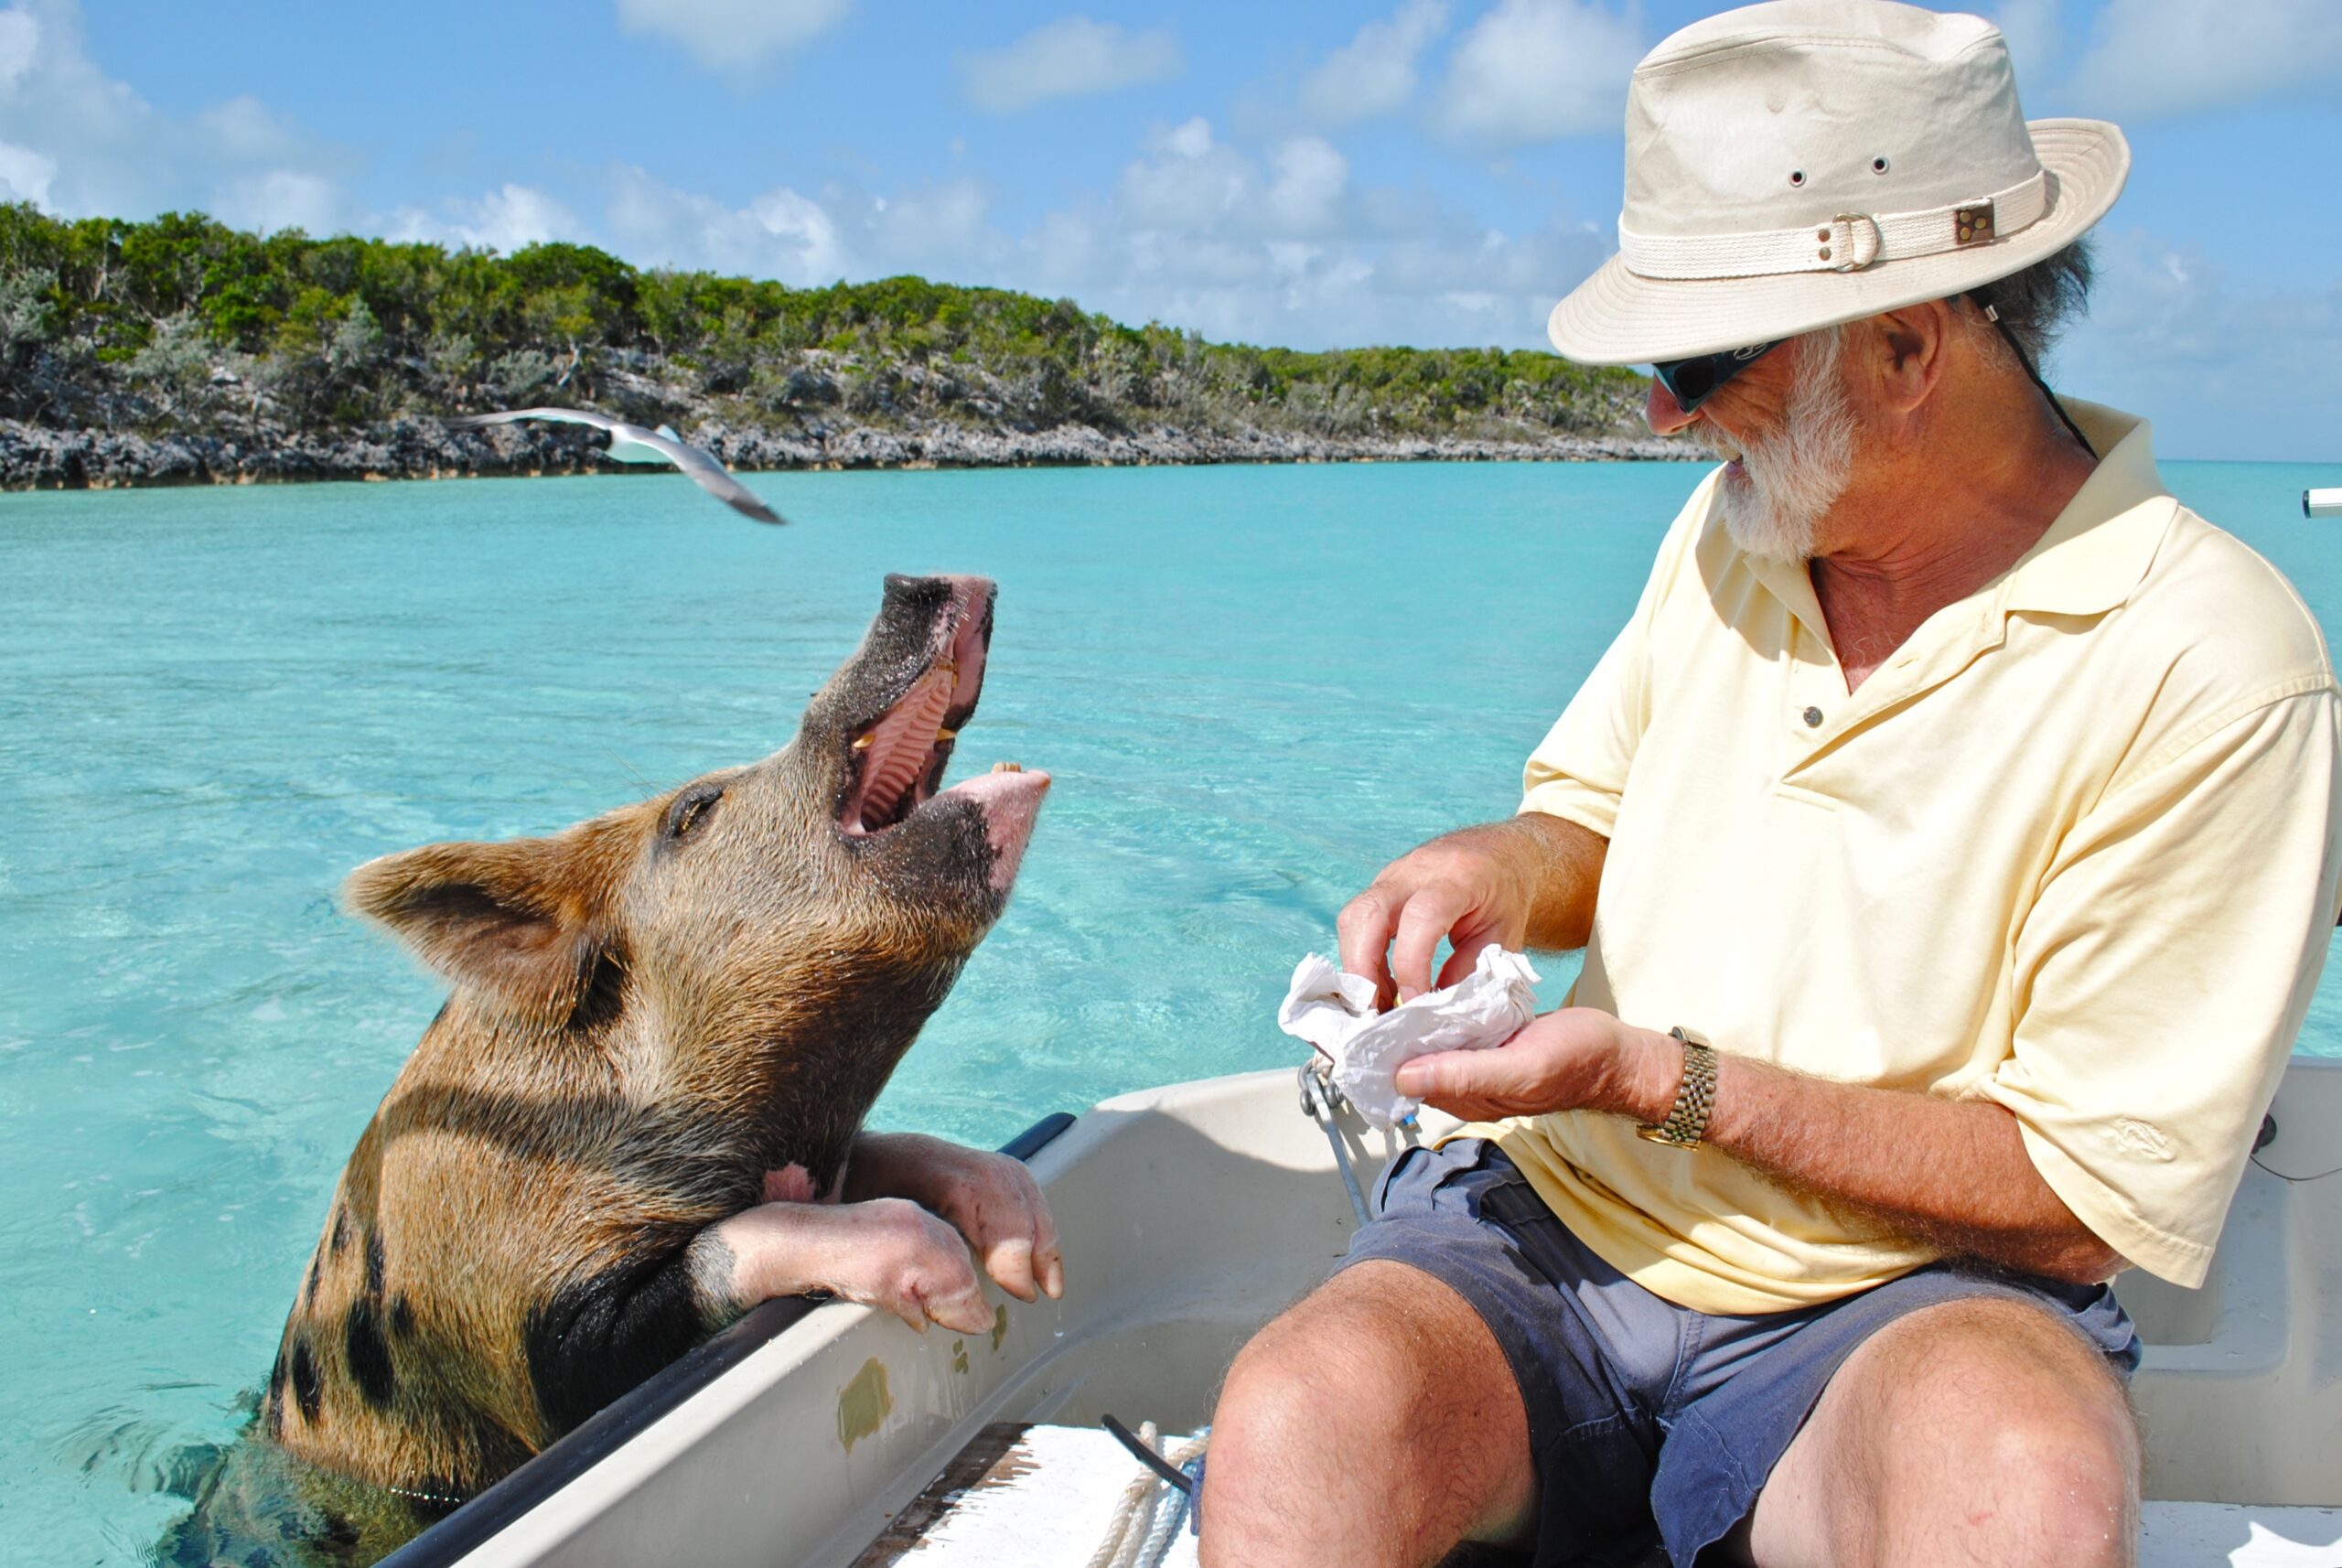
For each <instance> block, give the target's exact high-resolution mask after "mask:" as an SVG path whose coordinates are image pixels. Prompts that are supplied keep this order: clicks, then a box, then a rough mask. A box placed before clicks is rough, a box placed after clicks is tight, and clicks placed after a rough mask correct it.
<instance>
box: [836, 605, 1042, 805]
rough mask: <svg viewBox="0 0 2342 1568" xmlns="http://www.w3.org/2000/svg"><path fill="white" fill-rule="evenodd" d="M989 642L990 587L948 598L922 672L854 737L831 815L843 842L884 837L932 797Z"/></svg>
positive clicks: (969, 706) (980, 679) (978, 689)
mask: <svg viewBox="0 0 2342 1568" xmlns="http://www.w3.org/2000/svg"><path fill="white" fill-rule="evenodd" d="M991 639H992V594H991V591H990V585H984V586H983V588H982V589H980V590H979V589H975V588H973V587H971V588H969V589H966V590H963V591H962V592H959V593H955V594H954V595H953V596H952V598H951V605H950V607H948V608H947V609H946V610H945V611H944V613H943V615H942V616H941V617H940V618H939V620H938V623H937V627H936V638H935V645H934V650H933V652H932V653H931V655H930V656H929V661H928V665H927V668H926V669H925V670H924V671H921V672H920V673H919V677H918V678H917V679H916V680H914V681H913V682H911V683H910V688H909V689H908V691H906V692H905V693H903V694H902V695H901V696H899V697H897V698H896V699H895V701H894V703H892V704H891V705H889V706H888V707H887V708H886V711H885V712H884V713H882V714H879V715H878V716H877V718H876V719H875V720H873V721H872V722H871V723H869V724H868V725H865V726H864V727H863V728H862V729H861V730H859V731H858V732H857V733H856V734H855V736H854V772H853V774H852V776H851V779H850V781H849V783H848V785H847V787H846V795H845V804H844V805H843V808H842V809H841V810H840V812H839V815H838V826H839V827H840V828H841V829H843V831H844V832H846V833H847V834H848V835H849V836H854V837H861V836H865V835H867V834H871V833H880V832H886V830H887V829H888V828H891V827H894V826H896V825H897V824H898V823H901V822H906V821H908V819H909V817H910V815H911V813H912V812H914V811H918V810H919V808H920V807H921V806H923V805H925V804H926V803H927V802H928V801H929V800H931V799H933V798H934V797H935V795H936V794H937V793H938V789H939V787H940V785H941V784H942V782H943V770H944V768H946V767H947V766H948V765H949V764H950V763H951V749H952V744H953V742H954V741H955V740H956V739H957V738H958V736H959V732H960V726H961V725H963V724H965V723H967V721H968V718H969V716H970V715H971V714H973V713H974V712H975V711H976V698H977V697H978V696H979V695H980V694H981V693H983V683H984V652H985V650H986V648H987V646H988V645H989V643H990V641H991ZM1004 766H1006V765H1004ZM960 788H965V786H960ZM943 792H945V793H949V792H950V791H943Z"/></svg>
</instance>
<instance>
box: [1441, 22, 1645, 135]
mask: <svg viewBox="0 0 2342 1568" xmlns="http://www.w3.org/2000/svg"><path fill="white" fill-rule="evenodd" d="M1644 49H1645V46H1644V43H1643V40H1642V32H1641V29H1640V27H1638V26H1637V24H1636V23H1635V22H1634V20H1633V19H1632V18H1631V16H1613V15H1611V14H1610V13H1609V12H1607V11H1606V10H1604V9H1603V8H1602V7H1601V6H1600V5H1597V4H1595V3H1593V0H1500V3H1499V5H1498V6H1497V7H1496V9H1495V10H1493V11H1490V12H1489V13H1488V15H1487V16H1482V17H1481V18H1480V19H1479V20H1478V21H1477V22H1475V23H1473V24H1472V26H1471V27H1470V29H1469V30H1467V31H1466V33H1465V34H1464V36H1463V37H1462V38H1458V39H1457V40H1456V50H1455V53H1454V55H1453V57H1452V58H1451V59H1450V60H1449V63H1448V72H1447V80H1446V81H1445V83H1444V84H1443V85H1442V88H1441V91H1440V103H1439V110H1438V118H1439V121H1440V123H1441V124H1443V125H1445V127H1446V128H1447V129H1448V130H1449V131H1450V132H1451V133H1453V134H1456V135H1458V136H1460V137H1463V138H1465V139H1466V140H1468V141H1472V142H1476V143H1479V144H1481V145H1487V146H1491V147H1496V148H1509V147H1519V146H1526V145H1529V144H1531V143H1533V142H1546V141H1552V140H1553V139H1555V138H1556V137H1561V136H1572V135H1589V134H1591V135H1615V134H1617V131H1618V128H1619V126H1620V124H1622V123H1623V122H1624V119H1625V116H1626V102H1627V78H1628V75H1629V74H1631V73H1632V71H1633V70H1634V69H1635V65H1636V63H1637V62H1638V60H1640V59H1642V57H1643V53H1644Z"/></svg>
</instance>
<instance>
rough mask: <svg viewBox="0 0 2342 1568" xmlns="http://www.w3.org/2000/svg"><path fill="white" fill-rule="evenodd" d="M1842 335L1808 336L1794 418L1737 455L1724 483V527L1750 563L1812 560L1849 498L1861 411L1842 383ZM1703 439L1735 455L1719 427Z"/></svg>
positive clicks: (1827, 331)
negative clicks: (1828, 521)
mask: <svg viewBox="0 0 2342 1568" xmlns="http://www.w3.org/2000/svg"><path fill="white" fill-rule="evenodd" d="M1841 343H1842V334H1841V333H1840V332H1839V330H1838V329H1837V328H1823V329H1822V330H1821V331H1819V332H1812V333H1808V334H1807V335H1806V336H1805V338H1803V339H1802V340H1800V341H1799V344H1798V346H1797V351H1798V363H1797V382H1796V384H1795V386H1793V387H1792V388H1791V389H1790V392H1789V413H1788V418H1787V419H1786V420H1785V421H1784V423H1783V424H1782V426H1781V428H1780V429H1779V430H1778V431H1777V432H1775V433H1774V434H1773V435H1767V436H1762V437H1759V438H1757V439H1756V440H1752V441H1750V442H1749V443H1748V444H1747V445H1746V446H1742V447H1740V448H1739V449H1738V453H1737V455H1738V456H1739V458H1740V467H1741V470H1742V471H1741V473H1740V474H1738V475H1732V474H1727V475H1725V476H1724V481H1723V489H1724V532H1726V533H1728V534H1730V535H1731V536H1732V542H1734V543H1735V544H1737V545H1739V546H1740V547H1741V548H1742V549H1743V550H1745V551H1746V552H1747V553H1749V554H1751V555H1756V556H1760V557H1764V558H1767V559H1770V560H1774V561H1788V562H1792V563H1794V562H1800V561H1808V560H1810V559H1812V556H1813V543H1814V534H1815V531H1816V530H1817V529H1819V528H1820V526H1821V519H1822V517H1823V516H1824V515H1825V514H1826V513H1828V511H1829V510H1830V509H1831V508H1832V507H1833V506H1835V505H1836V504H1837V502H1838V498H1839V497H1840V496H1841V495H1843V494H1844V493H1845V489H1846V478H1847V476H1848V475H1849V474H1850V473H1851V472H1852V471H1853V463H1854V434H1855V430H1854V409H1853V402H1852V401H1851V400H1850V399H1848V397H1847V396H1846V389H1845V385H1844V383H1843V382H1842V381H1841V380H1840V379H1839V372H1838V366H1839V350H1840V348H1841ZM1702 438H1703V440H1705V441H1706V442H1707V444H1708V445H1709V446H1711V447H1714V448H1717V449H1718V450H1719V451H1721V452H1722V453H1724V455H1726V456H1730V455H1732V448H1731V446H1730V443H1729V441H1728V439H1727V438H1726V437H1725V436H1724V435H1723V434H1722V433H1721V432H1718V431H1716V430H1715V429H1714V427H1713V426H1708V427H1704V428H1703V435H1702Z"/></svg>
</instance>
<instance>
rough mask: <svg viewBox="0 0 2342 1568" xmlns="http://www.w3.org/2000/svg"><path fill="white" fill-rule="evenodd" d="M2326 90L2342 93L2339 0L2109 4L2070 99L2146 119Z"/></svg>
mask: <svg viewBox="0 0 2342 1568" xmlns="http://www.w3.org/2000/svg"><path fill="white" fill-rule="evenodd" d="M2320 86H2323V87H2324V88H2326V89H2327V90H2329V91H2332V90H2336V89H2342V5H2336V4H2335V3H2334V0H2224V3H2223V4H2221V5H2206V4H2202V3H2200V0H2107V5H2106V8H2105V9H2104V10H2102V11H2100V13H2099V14H2098V19H2097V21H2096V22H2095V23H2094V24H2093V25H2092V26H2091V28H2090V43H2089V46H2088V47H2087V48H2086V49H2085V50H2084V52H2083V55H2082V59H2081V61H2080V63H2079V65H2077V66H2076V67H2075V68H2074V74H2073V79H2072V81H2070V82H2068V96H2069V97H2070V98H2071V99H2072V100H2073V101H2074V102H2075V103H2076V104H2077V105H2078V106H2079V107H2080V108H2082V109H2084V110H2086V111H2089V112H2092V113H2102V114H2107V115H2110V116H2123V117H2128V118H2132V119H2135V120H2144V119H2148V118H2151V117H2154V116H2159V115H2166V114H2179V113H2188V112H2190V111H2194V110H2200V109H2218V108H2225V107H2228V106H2229V105H2232V104H2239V103H2244V102H2252V101H2254V100H2260V99H2266V98H2269V97H2272V96H2276V95H2279V94H2283V93H2290V92H2294V91H2301V90H2303V89H2305V88H2315V87H2320Z"/></svg>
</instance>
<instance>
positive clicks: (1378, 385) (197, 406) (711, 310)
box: [0, 203, 1702, 489]
mask: <svg viewBox="0 0 2342 1568" xmlns="http://www.w3.org/2000/svg"><path fill="white" fill-rule="evenodd" d="M1646 385H1647V383H1646V382H1645V381H1644V379H1643V378H1641V377H1639V376H1638V375H1635V374H1634V373H1633V372H1631V371H1623V370H1608V369H1591V368H1587V367H1585V366H1579V365H1574V364H1571V363H1570V362H1568V361H1567V360H1562V359H1560V358H1558V357H1557V356H1555V355H1552V354H1550V353H1543V352H1538V351H1532V350H1525V349H1511V350H1507V349H1404V348H1380V349H1376V348H1368V349H1331V350H1326V351H1322V352H1315V353H1309V352H1301V351H1298V350H1294V349H1273V348H1272V349H1263V348H1252V347H1248V346H1245V345H1241V344H1227V343H1212V342H1207V341H1206V340H1204V338H1201V337H1200V336H1198V334H1196V333H1194V332H1191V331H1182V330H1179V329H1176V328H1170V327H1166V326H1163V325H1161V324H1159V323H1149V324H1148V325H1146V326H1144V327H1135V328H1134V327H1127V326H1123V325H1121V324H1119V323H1116V322H1114V321H1112V320H1109V319H1108V318H1107V317H1103V316H1100V315H1095V314H1092V313H1090V312H1086V311H1084V310H1082V309H1081V308H1080V306H1078V305H1076V304H1075V303H1074V302H1073V301H1071V300H1065V299H1058V300H1048V299H1042V298H1039V297H1037V296H1035V295H1026V294H1018V293H1015V292H1012V291H1009V290H1005V289H997V288H983V287H966V286H961V285H951V284H940V283H930V282H928V281H926V280H925V279H921V278H916V277H892V278H883V279H880V280H877V281H876V282H870V283H854V284H849V283H843V282H840V283H836V284H833V285H829V286H827V287H821V288H792V287H789V286H787V285H781V284H779V283H773V282H760V281H756V280H752V279H747V278H738V277H724V276H718V275H716V274H710V273H704V272H685V271H675V270H668V269H659V268H638V267H635V266H632V265H629V264H628V263H626V262H624V261H622V260H620V259H619V258H618V257H616V256H612V255H609V254H607V252H602V251H599V250H596V249H594V248H593V247H591V246H586V245H576V244H562V243H555V244H542V245H532V246H529V247H526V248H525V249H521V250H519V251H516V252H513V253H511V254H510V255H504V254H500V253H499V252H494V251H487V250H468V249H466V250H454V251H450V250H447V249H446V248H445V247H443V246H439V245H435V244H426V243H411V242H393V241H387V240H375V239H365V238H360V237H355V236H349V235H339V236H335V237H332V238H328V239H314V238H311V237H310V236H309V235H307V234H306V233H303V232H302V231H299V230H285V231H280V232H277V233H273V234H267V235H261V234H253V233H246V232H242V231H238V230H234V229H231V228H229V227H228V226H226V225H224V224H221V223H220V222H217V221H215V220H212V219H210V218H208V217H205V216H203V215H202V214H200V213H167V214H165V215H163V216H162V217H159V218H156V219H155V220H151V221H146V222H133V221H128V220H120V219H107V218H86V219H74V220H67V219H59V218H54V217H51V216H49V215H48V214H45V213H43V212H41V211H40V210H39V209H37V208H35V207H32V206H30V205H28V204H24V203H16V204H0V489H81V488H107V487H113V486H123V485H160V484H207V483H209V484H235V483H249V482H253V481H264V480H311V479H373V478H440V477H449V476H457V475H523V474H549V473H584V472H607V471H609V468H608V466H607V465H605V464H603V463H602V462H601V461H600V459H599V458H598V456H597V455H596V454H597V451H598V446H599V443H598V441H597V439H596V437H595V436H594V435H592V433H590V432H587V431H584V430H581V429H578V428H576V427H575V426H562V425H540V426H504V427H500V428H499V429H496V430H493V431H452V430H449V429H447V428H446V426H445V425H444V424H443V423H442V420H443V419H444V418H445V417H446V416H447V415H450V414H459V413H485V412H489V411H491V410H496V409H506V408H517V407H523V406H527V405H530V404H533V403H553V404H561V405H565V406H570V407H577V408H589V409H596V410H599V411H601V412H603V413H611V414H615V415H617V416H618V417H620V418H623V419H628V420H632V421H635V422H636V423H638V424H650V425H658V424H668V425H671V426H673V427H674V428H675V429H676V430H677V431H679V432H680V433H681V434H682V435H683V437H684V438H685V439H686V440H689V441H691V442H693V443H694V444H696V445H699V446H704V447H705V448H707V449H708V450H709V451H710V452H713V453H714V455H715V456H717V457H719V458H721V459H722V460H723V461H724V462H725V464H727V465H729V466H730V467H734V468H739V469H749V470H754V469H771V468H809V467H812V468H820V467H996V466H1026V465H1039V464H1147V463H1221V462H1322V461H1359V460H1417V461H1419V460H1488V459H1564V460H1584V459H1595V458H1619V457H1691V456H1701V455H1702V454H1700V453H1699V452H1698V450H1697V449H1696V448H1695V447H1694V446H1692V444H1690V443H1687V442H1684V441H1682V440H1680V439H1678V440H1660V439H1658V438H1655V437H1653V436H1652V435H1650V433H1649V430H1648V429H1646V428H1645V427H1644V425H1643V424H1642V419H1641V407H1642V401H1643V396H1644V392H1645V389H1646Z"/></svg>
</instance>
